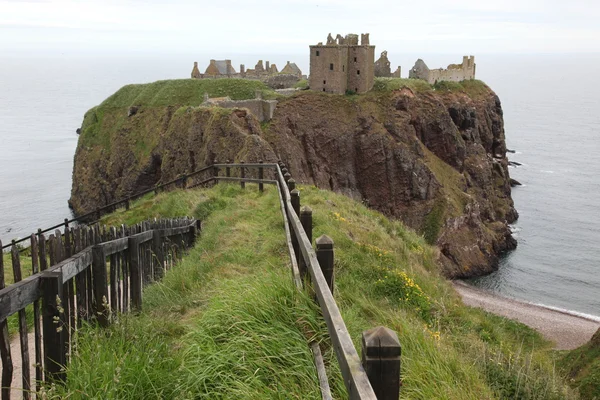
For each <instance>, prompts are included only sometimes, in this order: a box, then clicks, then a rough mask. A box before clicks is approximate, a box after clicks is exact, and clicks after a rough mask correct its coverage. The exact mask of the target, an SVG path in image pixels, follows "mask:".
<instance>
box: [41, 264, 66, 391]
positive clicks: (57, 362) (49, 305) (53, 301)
mask: <svg viewBox="0 0 600 400" xmlns="http://www.w3.org/2000/svg"><path fill="white" fill-rule="evenodd" d="M41 286H42V326H43V331H44V371H45V373H46V376H45V377H46V381H47V382H56V383H59V382H64V380H65V371H64V369H63V367H64V365H65V364H66V360H67V340H66V336H65V329H66V328H67V321H66V319H67V318H68V316H67V315H66V314H65V310H64V308H63V306H62V304H63V302H64V295H63V279H62V272H61V271H48V272H44V273H43V274H42V275H41Z"/></svg>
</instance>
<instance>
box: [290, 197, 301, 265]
mask: <svg viewBox="0 0 600 400" xmlns="http://www.w3.org/2000/svg"><path fill="white" fill-rule="evenodd" d="M290 196H291V203H292V209H293V210H294V212H295V213H296V216H297V217H300V191H299V190H298V189H294V190H292V191H291V192H290ZM290 231H291V232H292V233H293V232H294V230H293V229H292V227H291V226H290ZM291 236H292V246H293V247H294V253H295V254H296V262H297V263H298V264H300V259H301V258H302V254H300V243H299V241H298V237H297V236H296V234H295V233H293V234H292V235H291Z"/></svg>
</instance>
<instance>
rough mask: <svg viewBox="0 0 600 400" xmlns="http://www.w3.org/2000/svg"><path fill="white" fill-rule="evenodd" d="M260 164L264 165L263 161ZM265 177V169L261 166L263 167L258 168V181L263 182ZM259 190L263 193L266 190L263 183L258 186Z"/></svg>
mask: <svg viewBox="0 0 600 400" xmlns="http://www.w3.org/2000/svg"><path fill="white" fill-rule="evenodd" d="M258 163H259V164H262V163H263V160H260V161H259V162H258ZM263 177H264V170H263V167H262V166H261V167H258V179H260V180H262V179H263ZM258 190H259V191H261V192H262V191H263V190H264V184H263V183H262V182H260V183H259V184H258Z"/></svg>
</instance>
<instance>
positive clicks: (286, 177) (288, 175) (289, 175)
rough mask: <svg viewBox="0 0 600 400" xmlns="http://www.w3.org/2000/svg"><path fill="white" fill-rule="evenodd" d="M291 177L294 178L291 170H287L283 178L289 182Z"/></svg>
mask: <svg viewBox="0 0 600 400" xmlns="http://www.w3.org/2000/svg"><path fill="white" fill-rule="evenodd" d="M290 179H292V175H291V174H290V173H289V172H287V171H285V174H283V180H284V181H285V183H286V184H287V181H289V180H290Z"/></svg>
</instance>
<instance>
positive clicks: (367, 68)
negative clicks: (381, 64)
mask: <svg viewBox="0 0 600 400" xmlns="http://www.w3.org/2000/svg"><path fill="white" fill-rule="evenodd" d="M309 47H310V77H309V86H310V88H311V89H312V90H317V91H323V92H326V93H335V94H343V93H346V92H347V91H349V92H354V93H366V92H368V91H369V90H371V89H372V88H373V83H374V81H375V73H374V70H375V46H371V45H370V44H369V34H368V33H366V34H362V35H361V37H360V44H358V35H356V34H348V35H346V36H345V37H343V36H342V35H339V34H338V35H337V36H336V38H335V39H334V38H333V37H332V36H331V33H330V34H329V35H328V37H327V43H326V44H323V43H322V42H320V43H319V44H316V45H312V46H309Z"/></svg>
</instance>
